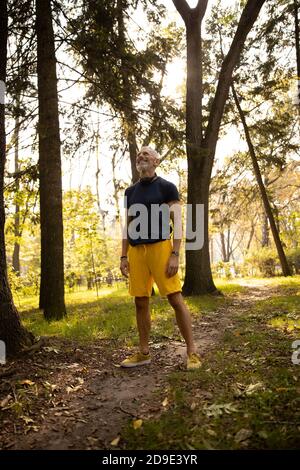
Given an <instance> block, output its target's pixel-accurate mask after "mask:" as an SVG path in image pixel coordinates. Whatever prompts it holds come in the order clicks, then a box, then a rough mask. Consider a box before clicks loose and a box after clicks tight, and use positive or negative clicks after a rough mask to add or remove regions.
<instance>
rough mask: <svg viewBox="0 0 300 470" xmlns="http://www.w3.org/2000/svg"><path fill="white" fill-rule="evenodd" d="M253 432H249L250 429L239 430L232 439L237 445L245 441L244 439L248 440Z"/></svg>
mask: <svg viewBox="0 0 300 470" xmlns="http://www.w3.org/2000/svg"><path fill="white" fill-rule="evenodd" d="M252 434H253V432H252V431H251V429H240V430H239V431H238V432H237V433H236V435H235V437H234V441H235V442H236V443H237V444H239V443H240V442H243V441H245V440H246V439H248V438H249V437H250V436H252Z"/></svg>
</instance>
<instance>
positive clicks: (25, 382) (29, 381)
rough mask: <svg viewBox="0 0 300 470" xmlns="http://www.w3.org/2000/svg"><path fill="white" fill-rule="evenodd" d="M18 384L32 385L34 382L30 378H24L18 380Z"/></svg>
mask: <svg viewBox="0 0 300 470" xmlns="http://www.w3.org/2000/svg"><path fill="white" fill-rule="evenodd" d="M19 384H20V385H34V384H35V382H32V380H29V379H25V380H20V382H19Z"/></svg>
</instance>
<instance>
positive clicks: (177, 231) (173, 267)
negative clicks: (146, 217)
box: [166, 201, 182, 277]
mask: <svg viewBox="0 0 300 470" xmlns="http://www.w3.org/2000/svg"><path fill="white" fill-rule="evenodd" d="M168 205H169V207H170V218H171V220H172V221H173V251H176V252H178V254H179V250H180V245H181V240H182V217H181V204H180V201H170V202H168ZM178 267H179V256H177V255H174V254H172V255H171V256H170V258H169V262H168V265H167V269H166V274H167V276H168V277H172V276H174V275H175V274H176V273H177V271H178Z"/></svg>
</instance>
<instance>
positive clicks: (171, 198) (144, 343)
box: [120, 147, 201, 369]
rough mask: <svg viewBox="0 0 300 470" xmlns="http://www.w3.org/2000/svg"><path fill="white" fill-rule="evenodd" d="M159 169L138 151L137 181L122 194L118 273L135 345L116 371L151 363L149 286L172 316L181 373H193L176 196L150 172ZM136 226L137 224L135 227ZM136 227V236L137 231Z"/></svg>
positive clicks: (195, 360)
mask: <svg viewBox="0 0 300 470" xmlns="http://www.w3.org/2000/svg"><path fill="white" fill-rule="evenodd" d="M159 163H160V159H159V155H158V153H157V152H156V151H155V150H153V149H152V148H151V147H142V148H141V150H140V151H139V152H138V154H137V157H136V168H137V170H138V172H139V175H140V179H139V180H138V181H137V183H135V184H133V185H132V186H130V187H128V188H127V189H126V190H125V209H126V223H125V229H124V235H123V240H122V255H121V264H120V269H121V272H122V274H123V275H124V276H126V277H129V293H130V295H132V296H133V297H134V298H135V307H136V320H137V327H138V332H139V339H140V344H139V352H137V353H136V354H133V355H131V356H129V357H128V358H127V359H125V360H124V361H123V362H122V363H121V366H122V367H136V366H140V365H145V364H149V363H150V362H151V358H150V353H149V334H150V326H151V319H150V309H149V298H150V296H151V292H152V286H153V281H155V282H156V284H157V286H158V289H159V292H160V294H161V295H162V296H165V295H166V296H167V298H168V301H169V303H170V304H171V306H172V307H173V309H174V311H175V314H176V320H177V324H178V327H179V329H180V332H181V334H182V336H183V338H184V340H185V342H186V347H187V368H188V369H197V368H199V367H200V366H201V361H200V358H199V356H198V355H197V353H196V349H195V345H194V341H193V334H192V326H191V316H190V313H189V311H188V309H187V307H186V305H185V303H184V301H183V297H182V294H181V291H182V289H181V281H180V278H179V275H178V265H179V249H180V244H181V235H179V236H178V227H179V226H180V228H181V210H180V209H181V206H180V202H179V194H178V190H177V188H176V186H175V185H174V184H173V183H171V182H169V181H167V180H165V179H164V178H161V177H160V176H157V174H156V172H155V169H156V168H157V166H158V165H159ZM163 204H167V209H168V214H167V218H166V211H162V213H160V214H159V216H158V217H156V219H155V218H154V217H153V214H154V212H155V209H157V206H158V205H163ZM165 207H166V206H165ZM144 208H145V209H146V218H145V217H144V219H140V220H139V219H138V217H137V216H136V214H135V212H134V210H135V209H137V211H136V212H139V213H141V212H143V209H144ZM178 209H179V210H178ZM144 212H145V211H144ZM144 212H143V213H144ZM132 214H133V215H132ZM156 214H157V212H156ZM154 215H155V214H154ZM170 217H171V219H172V220H173V224H174V237H173V244H172V241H171V239H170ZM138 221H139V224H136V222H138ZM138 226H139V228H140V231H137V227H138ZM166 226H167V228H168V230H166ZM176 229H177V230H176ZM141 232H142V233H141ZM167 232H169V233H167ZM179 232H180V230H179ZM175 235H176V238H175Z"/></svg>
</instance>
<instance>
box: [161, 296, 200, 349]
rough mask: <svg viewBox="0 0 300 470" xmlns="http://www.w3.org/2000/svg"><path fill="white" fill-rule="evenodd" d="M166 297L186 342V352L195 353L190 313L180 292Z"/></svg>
mask: <svg viewBox="0 0 300 470" xmlns="http://www.w3.org/2000/svg"><path fill="white" fill-rule="evenodd" d="M167 297H168V301H169V303H170V304H171V305H172V307H173V308H174V310H175V314H176V321H177V325H178V327H179V329H180V332H181V334H182V336H183V338H184V340H185V342H186V349H187V354H191V353H195V352H196V348H195V344H194V339H193V332H192V322H191V314H190V312H189V310H188V308H187V306H186V305H185V303H184V300H183V297H182V294H181V292H174V293H173V294H169V295H168V296H167Z"/></svg>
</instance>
